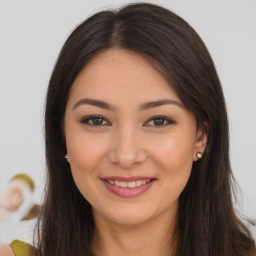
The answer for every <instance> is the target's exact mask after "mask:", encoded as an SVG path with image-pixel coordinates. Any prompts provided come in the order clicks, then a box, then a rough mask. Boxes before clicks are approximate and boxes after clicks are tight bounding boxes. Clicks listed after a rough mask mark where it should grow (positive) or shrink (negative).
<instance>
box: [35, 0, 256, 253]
mask: <svg viewBox="0 0 256 256" xmlns="http://www.w3.org/2000/svg"><path fill="white" fill-rule="evenodd" d="M112 47H119V48H123V49H129V50H132V51H136V52H138V53H140V54H142V55H143V56H145V57H146V58H148V60H149V61H150V60H154V61H153V62H152V65H153V66H159V67H160V70H161V71H160V72H161V73H162V74H163V76H164V77H165V78H166V79H167V81H169V82H170V86H172V89H173V90H175V92H176V93H177V95H178V96H179V97H180V99H181V101H182V102H183V104H184V105H185V106H186V108H187V109H189V110H190V111H192V112H193V113H194V115H195V117H196V118H197V125H198V127H204V128H205V130H206V132H207V134H208V144H207V148H206V151H205V154H204V157H203V158H202V159H201V160H200V161H198V162H195V163H194V164H193V167H192V173H191V176H190V179H189V181H188V183H187V185H186V187H185V189H184V191H183V192H182V194H181V195H180V198H179V209H178V222H177V228H176V238H177V255H176V256H243V255H248V253H249V252H252V251H253V250H254V242H253V240H252V238H251V236H250V233H249V232H248V230H247V228H246V226H245V225H244V224H242V222H241V221H240V220H239V218H238V217H237V215H236V214H235V211H234V208H233V202H232V186H233V184H234V179H233V176H232V172H231V168H230V162H229V131H228V120H227V112H226V107H225V100H224V97H223V92H222V88H221V84H220V81H219V78H218V75H217V73H216V70H215V67H214V63H213V61H212V59H211V57H210V55H209V53H208V51H207V49H206V47H205V45H204V43H203V42H202V40H201V39H200V37H199V36H198V35H197V33H196V32H195V31H194V30H193V29H192V28H191V27H190V25H188V24H187V23H186V22H185V21H184V20H183V19H182V18H180V17H179V16H177V15H175V14H174V13H173V12H171V11H169V10H167V9H164V8H162V7H160V6H157V5H153V4H148V3H138V4H130V5H127V6H125V7H123V8H121V9H120V10H114V11H112V10H111V11H102V12H99V13H96V14H94V15H93V16H91V17H89V18H88V19H87V20H85V21H84V22H83V23H81V24H80V25H79V26H78V27H77V28H76V29H75V30H74V31H73V32H72V33H71V35H70V36H69V38H68V39H67V41H66V42H65V44H64V46H63V48H62V50H61V52H60V55H59V57H58V60H57V63H56V65H55V67H54V70H53V73H52V76H51V79H50V82H49V87H48V92H47V98H46V109H45V142H46V160H47V182H46V190H45V201H44V204H43V208H42V213H41V216H40V218H39V220H38V225H37V233H36V240H38V241H37V245H36V246H37V248H38V250H37V251H35V252H34V255H36V256H38V255H41V256H42V255H44V256H53V255H55V256H63V255H66V256H74V255H76V256H82V255H86V256H89V255H93V253H92V251H91V249H90V245H91V241H92V237H93V233H94V222H93V216H92V211H91V206H90V204H89V203H88V202H87V201H86V199H85V198H84V197H83V196H82V195H81V194H80V192H79V191H78V189H77V187H76V185H75V183H74V180H73V178H72V175H71V172H70V167H69V165H68V163H67V162H66V161H65V158H64V156H65V153H66V146H65V136H64V134H63V129H62V123H63V116H64V112H65V108H66V104H67V99H68V96H69V91H70V88H71V86H72V83H73V81H74V79H75V78H76V76H77V75H78V73H79V72H80V71H81V69H82V68H83V67H84V66H85V65H86V63H88V61H89V60H90V59H91V58H92V57H93V56H94V55H95V54H96V53H98V52H99V51H102V50H104V49H108V48H112ZM156 63H157V65H156Z"/></svg>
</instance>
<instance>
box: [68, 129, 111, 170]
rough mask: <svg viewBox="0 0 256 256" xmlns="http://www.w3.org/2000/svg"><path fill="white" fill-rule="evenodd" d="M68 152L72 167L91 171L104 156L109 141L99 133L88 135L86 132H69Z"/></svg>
mask: <svg viewBox="0 0 256 256" xmlns="http://www.w3.org/2000/svg"><path fill="white" fill-rule="evenodd" d="M67 134H69V135H68V136H67V137H66V145H67V152H68V155H69V159H70V165H71V169H73V170H75V169H76V170H80V171H81V172H85V171H86V172H90V171H92V170H93V169H95V168H96V166H97V164H98V163H99V162H100V160H101V158H103V157H104V154H105V151H106V145H107V142H106V140H104V139H100V138H99V136H97V134H94V135H90V136H89V135H88V134H86V133H85V132H76V133H67Z"/></svg>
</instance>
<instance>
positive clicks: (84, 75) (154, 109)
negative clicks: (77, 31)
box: [65, 48, 206, 225]
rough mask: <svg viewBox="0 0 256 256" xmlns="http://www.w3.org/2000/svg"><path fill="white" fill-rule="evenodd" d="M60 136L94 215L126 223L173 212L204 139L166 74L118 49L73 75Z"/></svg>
mask: <svg viewBox="0 0 256 256" xmlns="http://www.w3.org/2000/svg"><path fill="white" fill-rule="evenodd" d="M65 136H66V146H67V154H68V156H69V159H68V161H69V163H70V167H71V171H72V175H73V178H74V181H75V183H76V185H77V187H78V189H79V190H80V192H81V194H82V195H83V196H84V197H85V198H86V200H87V201H88V202H89V203H90V204H91V205H92V209H93V214H94V217H95V218H102V219H104V220H107V221H111V222H114V223H117V224H128V225H131V224H140V223H145V222H147V221H149V220H151V219H154V218H156V217H163V216H169V215H170V214H171V213H175V212H176V210H177V207H178V198H179V196H180V194H181V192H182V190H183V189H184V187H185V185H186V183H187V181H188V178H189V176H190V172H191V168H192V163H193V161H197V160H198V159H197V157H196V153H197V152H198V151H200V152H203V151H204V148H205V145H206V136H205V134H204V133H203V132H202V131H201V130H197V128H196V120H195V117H194V115H193V114H192V113H191V112H189V111H188V110H187V109H185V108H184V106H183V104H182V103H181V101H180V99H179V98H178V97H177V95H176V94H175V93H174V91H173V90H172V89H171V87H170V85H169V84H168V83H167V82H166V80H165V79H164V78H163V77H162V76H161V75H160V74H159V73H158V72H157V71H156V70H155V69H154V68H153V67H152V66H151V65H150V64H149V63H148V62H147V60H145V58H143V57H142V56H141V55H139V54H137V53H134V52H132V51H127V50H122V49H116V48H113V49H109V50H105V51H104V52H101V53H99V54H98V55H96V56H95V57H94V58H93V59H92V60H91V61H90V62H89V63H88V64H87V65H86V67H85V68H84V69H83V70H82V71H81V72H80V73H79V75H78V76H77V78H76V79H75V81H74V83H73V85H72V88H71V91H70V95H69V99H68V103H67V108H66V113H65ZM162 219H163V220H164V218H162Z"/></svg>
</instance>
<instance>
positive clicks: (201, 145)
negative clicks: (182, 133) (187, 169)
mask: <svg viewBox="0 0 256 256" xmlns="http://www.w3.org/2000/svg"><path fill="white" fill-rule="evenodd" d="M207 127H208V125H205V124H204V125H203V127H202V128H200V129H198V130H197V133H196V138H195V145H194V151H193V161H194V162H196V161H198V160H199V158H198V156H197V153H198V152H200V153H202V155H204V152H205V149H206V146H207V130H208V129H207Z"/></svg>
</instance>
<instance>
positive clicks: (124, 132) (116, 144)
mask: <svg viewBox="0 0 256 256" xmlns="http://www.w3.org/2000/svg"><path fill="white" fill-rule="evenodd" d="M146 158H147V154H146V150H145V149H144V148H143V140H142V136H141V134H140V133H139V132H138V131H137V129H136V128H135V127H129V126H128V125H126V126H124V127H122V128H121V127H120V129H118V130H117V131H116V132H115V133H114V134H113V137H112V142H111V146H110V148H109V150H108V159H109V160H110V162H112V163H113V164H116V165H119V166H120V167H121V168H122V169H129V168H132V167H133V166H134V165H138V164H141V163H143V162H144V161H145V160H146Z"/></svg>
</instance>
